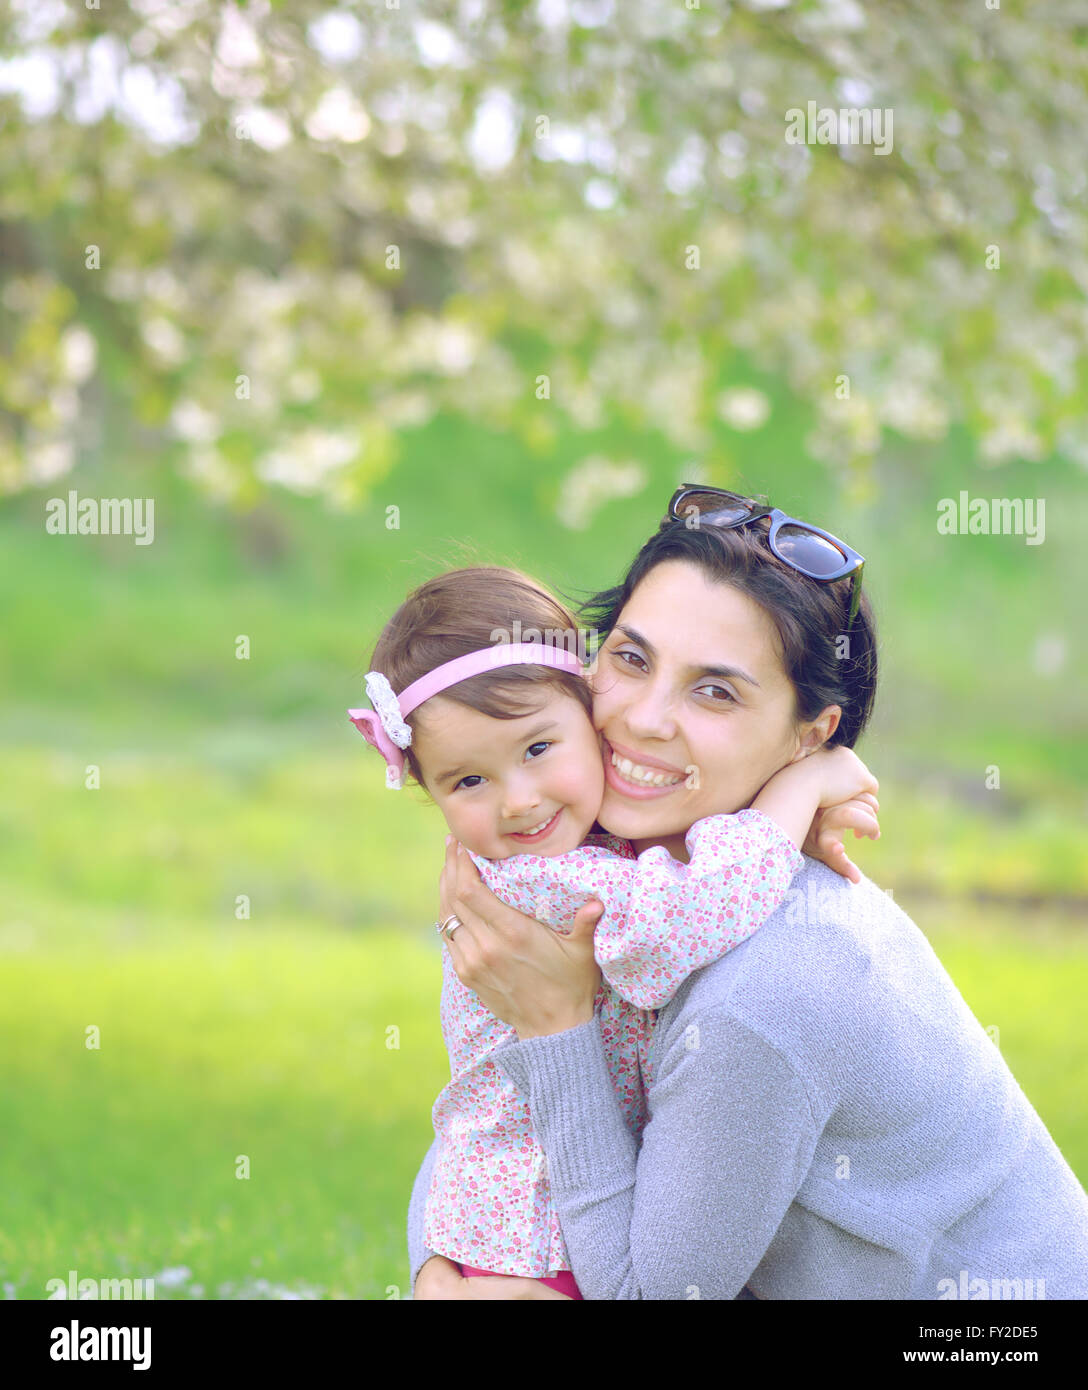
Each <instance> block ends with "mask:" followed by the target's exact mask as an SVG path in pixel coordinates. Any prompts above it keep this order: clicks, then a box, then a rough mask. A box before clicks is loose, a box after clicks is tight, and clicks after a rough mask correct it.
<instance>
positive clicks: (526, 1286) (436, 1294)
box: [412, 1255, 574, 1303]
mask: <svg viewBox="0 0 1088 1390" xmlns="http://www.w3.org/2000/svg"><path fill="white" fill-rule="evenodd" d="M412 1298H413V1300H414V1301H416V1302H418V1301H419V1300H421V1299H422V1300H428V1299H430V1300H435V1299H442V1300H446V1301H448V1300H451V1299H456V1298H468V1299H473V1300H476V1299H489V1298H497V1299H501V1300H504V1301H510V1300H521V1299H536V1298H561V1299H562V1300H563V1301H564V1302H565V1303H573V1302H574V1299H573V1298H569V1297H568V1296H567V1295H566V1294H565V1293H560V1292H559V1290H558V1289H550V1288H549V1287H548V1286H547V1284H542V1283H541V1282H540V1280H539V1279H520V1278H518V1277H516V1276H514V1275H508V1274H490V1275H488V1276H487V1277H486V1278H485V1277H484V1276H482V1275H473V1276H472V1277H471V1278H466V1277H465V1276H464V1275H463V1274H462V1273H461V1271H460V1269H459V1268H458V1266H457V1265H455V1264H454V1263H453V1261H452V1260H447V1259H446V1257H445V1256H444V1255H432V1256H431V1258H430V1259H429V1260H428V1261H427V1263H426V1264H425V1265H424V1266H423V1268H422V1269H421V1270H420V1271H419V1273H418V1274H417V1275H416V1287H415V1292H414V1293H413V1295H412Z"/></svg>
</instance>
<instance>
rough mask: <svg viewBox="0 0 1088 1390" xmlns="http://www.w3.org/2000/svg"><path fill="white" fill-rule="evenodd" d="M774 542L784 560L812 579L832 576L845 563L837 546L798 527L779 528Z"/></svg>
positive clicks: (844, 557) (844, 558) (843, 556)
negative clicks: (803, 571)
mask: <svg viewBox="0 0 1088 1390" xmlns="http://www.w3.org/2000/svg"><path fill="white" fill-rule="evenodd" d="M774 540H775V545H776V546H777V547H778V549H779V550H780V551H781V552H782V556H783V558H784V559H787V560H789V561H791V562H792V563H793V564H795V565H796V566H797V568H798V569H802V570H805V571H806V572H807V573H808V574H810V575H812V577H813V578H814V579H823V578H825V577H826V576H827V575H831V574H834V573H835V571H836V570H841V569H842V567H843V565H844V564H845V563H846V556H845V555H844V554H843V553H842V551H841V550H840V549H839V548H838V546H837V545H833V544H832V543H831V541H829V540H825V539H824V537H823V536H817V535H816V534H815V532H813V531H804V530H802V529H801V527H800V526H789V525H785V526H780V527H779V528H778V532H777V534H776V535H775V538H774Z"/></svg>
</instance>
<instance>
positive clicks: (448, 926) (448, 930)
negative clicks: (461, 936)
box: [438, 913, 465, 941]
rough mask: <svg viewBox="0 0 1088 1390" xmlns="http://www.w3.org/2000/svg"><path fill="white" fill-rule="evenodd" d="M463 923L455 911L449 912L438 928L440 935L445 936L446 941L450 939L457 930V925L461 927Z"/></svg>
mask: <svg viewBox="0 0 1088 1390" xmlns="http://www.w3.org/2000/svg"><path fill="white" fill-rule="evenodd" d="M464 925H465V924H464V922H462V921H461V919H460V917H458V916H457V915H456V914H455V913H450V915H449V916H448V917H447V918H446V920H445V921H444V922H443V923H442V925H441V926H440V927H439V929H438V930H439V932H440V933H441V935H443V936H445V937H446V939H447V940H448V941H452V940H453V934H454V932H455V931H456V930H457V928H458V927H463V926H464Z"/></svg>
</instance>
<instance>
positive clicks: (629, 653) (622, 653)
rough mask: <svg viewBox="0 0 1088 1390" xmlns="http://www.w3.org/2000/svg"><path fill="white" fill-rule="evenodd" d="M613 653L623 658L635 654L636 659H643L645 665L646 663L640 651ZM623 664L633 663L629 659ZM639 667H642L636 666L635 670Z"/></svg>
mask: <svg viewBox="0 0 1088 1390" xmlns="http://www.w3.org/2000/svg"><path fill="white" fill-rule="evenodd" d="M613 655H614V656H618V657H620V658H621V659H622V658H623V657H626V656H633V657H634V658H635V660H636V661H642V664H643V666H645V665H646V663H645V661H643V660H642V657H641V656H639V654H638V652H614V653H613ZM623 664H624V665H625V666H630V664H631V663H630V662H629V661H624V663H623ZM638 669H640V668H639V667H637V666H636V667H635V670H636V671H637V670H638Z"/></svg>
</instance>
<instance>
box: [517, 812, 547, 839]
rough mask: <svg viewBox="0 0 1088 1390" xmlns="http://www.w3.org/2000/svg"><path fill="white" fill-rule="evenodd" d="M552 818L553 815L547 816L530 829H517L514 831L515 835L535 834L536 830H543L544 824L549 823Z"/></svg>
mask: <svg viewBox="0 0 1088 1390" xmlns="http://www.w3.org/2000/svg"><path fill="white" fill-rule="evenodd" d="M554 819H555V816H549V817H548V819H547V820H542V821H541V822H540V824H539V825H534V826H533V828H532V830H517V831H515V832H514V833H515V834H517V835H535V834H536V832H537V831H538V830H543V829H544V827H545V826H546V825H551V823H552V821H553V820H554Z"/></svg>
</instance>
